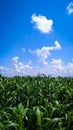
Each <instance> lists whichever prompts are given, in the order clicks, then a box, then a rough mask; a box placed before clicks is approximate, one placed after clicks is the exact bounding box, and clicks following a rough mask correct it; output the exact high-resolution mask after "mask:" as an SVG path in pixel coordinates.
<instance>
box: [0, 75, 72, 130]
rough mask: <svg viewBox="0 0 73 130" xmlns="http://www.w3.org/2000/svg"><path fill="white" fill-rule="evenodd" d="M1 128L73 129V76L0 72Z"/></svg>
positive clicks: (11, 129)
mask: <svg viewBox="0 0 73 130" xmlns="http://www.w3.org/2000/svg"><path fill="white" fill-rule="evenodd" d="M0 130H73V78H71V77H64V78H63V77H56V78H54V77H50V76H48V77H47V76H44V75H42V76H40V75H38V76H37V77H30V76H27V77H19V76H15V77H13V78H7V77H3V76H0Z"/></svg>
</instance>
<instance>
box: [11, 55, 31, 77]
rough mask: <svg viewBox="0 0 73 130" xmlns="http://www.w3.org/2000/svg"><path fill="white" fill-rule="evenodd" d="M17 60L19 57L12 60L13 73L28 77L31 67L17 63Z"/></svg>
mask: <svg viewBox="0 0 73 130" xmlns="http://www.w3.org/2000/svg"><path fill="white" fill-rule="evenodd" d="M18 59H19V57H13V58H12V61H13V67H14V70H15V73H17V74H23V75H28V74H29V73H30V70H32V67H31V66H30V65H29V64H24V63H23V62H20V61H18Z"/></svg>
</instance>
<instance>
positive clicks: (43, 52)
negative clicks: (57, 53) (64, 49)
mask: <svg viewBox="0 0 73 130" xmlns="http://www.w3.org/2000/svg"><path fill="white" fill-rule="evenodd" d="M54 44H55V45H54V46H50V47H46V46H44V47H42V48H41V49H37V50H35V51H30V53H35V54H36V55H37V57H38V58H39V60H40V62H41V63H42V64H43V65H47V64H48V62H47V61H46V60H47V58H48V56H49V55H50V54H51V51H54V50H60V49H61V45H60V43H59V42H58V41H55V43H54Z"/></svg>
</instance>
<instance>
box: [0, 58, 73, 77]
mask: <svg viewBox="0 0 73 130" xmlns="http://www.w3.org/2000/svg"><path fill="white" fill-rule="evenodd" d="M12 63H13V68H7V67H3V66H0V74H2V75H4V76H15V75H20V76H22V75H23V76H25V75H38V73H40V74H42V73H43V74H46V75H51V76H73V62H68V63H67V64H64V62H63V61H62V59H52V60H51V62H49V64H47V65H46V66H43V67H41V66H39V64H38V65H37V66H30V65H29V64H24V63H22V62H21V61H17V62H16V61H15V62H14V61H13V62H12Z"/></svg>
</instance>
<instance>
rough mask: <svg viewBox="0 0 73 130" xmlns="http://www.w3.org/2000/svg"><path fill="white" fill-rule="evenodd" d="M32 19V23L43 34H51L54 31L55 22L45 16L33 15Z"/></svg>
mask: <svg viewBox="0 0 73 130" xmlns="http://www.w3.org/2000/svg"><path fill="white" fill-rule="evenodd" d="M31 19H32V21H31V22H32V23H34V25H35V26H34V27H35V28H36V29H38V30H40V31H41V32H42V33H50V32H51V31H52V25H53V20H51V19H49V20H48V19H47V18H46V17H45V16H42V15H39V16H37V15H36V14H33V15H32V17H31Z"/></svg>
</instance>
